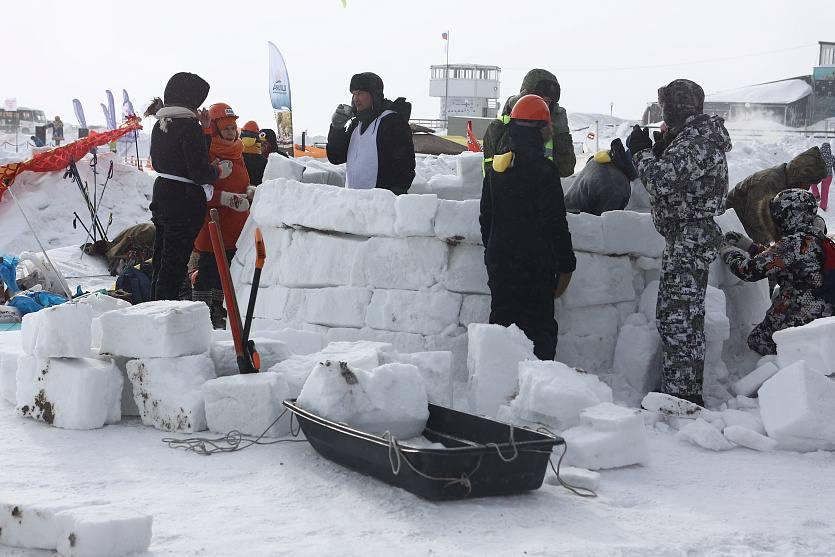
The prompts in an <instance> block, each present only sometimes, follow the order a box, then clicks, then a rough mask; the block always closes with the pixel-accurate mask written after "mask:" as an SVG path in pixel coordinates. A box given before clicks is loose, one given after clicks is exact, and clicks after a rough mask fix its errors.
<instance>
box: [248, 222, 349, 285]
mask: <svg viewBox="0 0 835 557" xmlns="http://www.w3.org/2000/svg"><path fill="white" fill-rule="evenodd" d="M364 245H365V238H357V237H354V236H347V235H342V234H323V233H321V232H302V231H296V232H295V233H294V234H293V239H292V241H290V243H289V244H288V245H287V246H286V247H285V248H284V251H283V252H282V254H281V258H280V260H274V261H270V259H269V258H268V259H267V261H268V263H267V264H266V265H265V266H264V268H265V270H266V269H267V268H269V267H270V265H275V266H276V267H277V268H278V281H277V283H278V284H281V285H282V286H287V287H291V288H321V287H325V286H358V285H361V284H364V283H365V277H364V276H363V270H362V266H361V265H360V262H361V260H360V253H361V250H362V249H363V246H364ZM250 276H252V274H251V273H250ZM262 279H263V280H264V281H265V282H264V283H263V284H266V285H269V284H275V282H272V283H271V282H266V280H267V277H262Z"/></svg>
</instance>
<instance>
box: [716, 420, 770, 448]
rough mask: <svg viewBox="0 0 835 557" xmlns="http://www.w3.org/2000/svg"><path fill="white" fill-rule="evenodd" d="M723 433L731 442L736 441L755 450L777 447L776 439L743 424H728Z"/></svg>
mask: <svg viewBox="0 0 835 557" xmlns="http://www.w3.org/2000/svg"><path fill="white" fill-rule="evenodd" d="M723 433H724V435H725V438H726V439H727V440H728V441H730V442H731V443H736V444H737V445H739V446H741V447H746V448H748V449H753V450H755V451H773V450H774V449H776V448H777V441H776V440H774V439H771V438H770V437H766V436H765V435H761V434H760V433H757V432H756V431H753V430H750V429H748V428H746V427H743V426H739V425H729V426H727V427H726V428H725V430H724V431H723Z"/></svg>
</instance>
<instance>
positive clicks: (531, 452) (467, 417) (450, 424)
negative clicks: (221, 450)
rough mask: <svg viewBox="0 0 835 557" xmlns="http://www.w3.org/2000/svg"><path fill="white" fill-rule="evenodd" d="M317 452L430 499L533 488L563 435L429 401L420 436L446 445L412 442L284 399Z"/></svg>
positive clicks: (561, 442)
mask: <svg viewBox="0 0 835 557" xmlns="http://www.w3.org/2000/svg"><path fill="white" fill-rule="evenodd" d="M284 406H285V407H287V409H288V410H290V411H291V412H292V413H293V414H294V415H295V417H296V418H297V419H298V421H299V424H300V427H301V430H302V432H304V435H305V437H306V438H307V440H308V441H309V442H310V444H311V445H313V448H314V449H316V452H318V453H319V454H320V455H322V456H324V457H325V458H327V459H329V460H332V461H334V462H336V463H337V464H341V465H343V466H346V467H348V468H351V469H353V470H355V471H357V472H360V473H362V474H367V475H369V476H373V477H375V478H377V479H379V480H382V481H384V482H386V483H388V484H391V485H393V486H395V487H400V488H402V489H405V490H406V491H409V492H411V493H414V494H415V495H418V496H420V497H423V498H425V499H431V500H444V499H462V498H466V497H486V496H491V495H509V494H513V493H522V492H524V491H531V490H534V489H539V487H540V486H541V485H542V480H543V478H544V477H545V470H546V468H547V466H548V459H549V458H550V456H551V451H552V450H553V448H554V446H555V445H563V444H564V443H565V442H564V441H563V439H562V438H561V437H555V436H551V435H548V434H545V433H539V432H536V431H531V430H529V429H523V428H519V427H514V426H510V425H508V424H504V423H501V422H497V421H495V420H491V419H489V418H484V417H480V416H474V415H472V414H467V413H464V412H458V411H456V410H452V409H450V408H444V407H443V406H437V405H435V404H430V405H429V421H428V422H427V424H426V429H424V431H423V436H424V437H426V438H427V439H429V440H430V441H432V442H434V443H441V444H442V445H444V447H445V448H414V447H409V446H406V445H403V444H401V443H399V442H397V441H392V440H390V439H388V438H387V437H380V436H378V435H372V434H369V433H365V432H362V431H359V430H356V429H353V428H351V427H349V426H347V425H345V424H341V423H337V422H333V421H330V420H327V419H325V418H322V417H320V416H317V415H316V414H313V413H312V412H309V411H307V410H305V409H303V408H301V407H299V406H298V405H297V404H296V401H295V399H292V400H285V401H284Z"/></svg>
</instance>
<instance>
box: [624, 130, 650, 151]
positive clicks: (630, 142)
mask: <svg viewBox="0 0 835 557" xmlns="http://www.w3.org/2000/svg"><path fill="white" fill-rule="evenodd" d="M626 146H627V147H628V148H629V150H631V151H632V153H633V154H634V153H637V152H638V151H643V150H644V149H650V148H652V140H651V139H650V138H649V129H648V128H644V129H641V126H639V125H637V124H636V125H635V126H634V127H633V128H632V133H631V134H629V137H628V138H627V139H626Z"/></svg>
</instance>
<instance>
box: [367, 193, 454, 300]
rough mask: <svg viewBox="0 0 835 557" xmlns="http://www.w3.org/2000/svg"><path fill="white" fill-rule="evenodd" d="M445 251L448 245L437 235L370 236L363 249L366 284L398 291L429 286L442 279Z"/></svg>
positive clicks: (447, 249)
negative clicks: (434, 236) (421, 236)
mask: <svg viewBox="0 0 835 557" xmlns="http://www.w3.org/2000/svg"><path fill="white" fill-rule="evenodd" d="M401 197H402V196H401ZM448 253H449V246H447V245H446V244H445V243H444V242H441V241H440V240H438V239H436V238H370V239H369V240H368V241H367V242H365V244H364V246H363V249H362V266H363V270H364V273H365V284H366V285H367V286H370V287H372V288H391V289H399V290H420V289H422V288H429V287H430V286H433V285H435V284H437V283H438V282H439V281H440V280H441V276H442V274H443V271H444V267H446V264H447V256H448Z"/></svg>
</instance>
